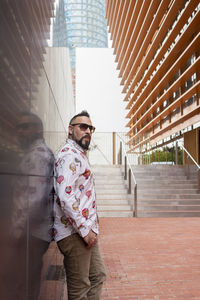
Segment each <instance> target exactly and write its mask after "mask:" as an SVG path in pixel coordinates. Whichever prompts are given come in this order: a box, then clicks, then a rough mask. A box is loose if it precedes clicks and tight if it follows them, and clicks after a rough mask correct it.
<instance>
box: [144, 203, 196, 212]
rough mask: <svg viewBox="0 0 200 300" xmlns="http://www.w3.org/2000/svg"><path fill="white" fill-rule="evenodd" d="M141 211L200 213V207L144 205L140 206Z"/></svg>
mask: <svg viewBox="0 0 200 300" xmlns="http://www.w3.org/2000/svg"><path fill="white" fill-rule="evenodd" d="M138 209H139V210H140V211H141V210H142V211H199V212H200V205H174V204H173V203H171V205H165V204H163V205H144V206H143V207H142V208H141V207H140V206H139V208H138Z"/></svg>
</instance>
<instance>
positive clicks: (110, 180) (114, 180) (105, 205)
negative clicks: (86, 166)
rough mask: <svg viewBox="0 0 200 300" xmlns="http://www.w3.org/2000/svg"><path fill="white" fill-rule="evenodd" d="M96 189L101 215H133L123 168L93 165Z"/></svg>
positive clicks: (99, 213)
mask: <svg viewBox="0 0 200 300" xmlns="http://www.w3.org/2000/svg"><path fill="white" fill-rule="evenodd" d="M92 170H93V171H94V174H95V189H96V195H97V206H98V215H99V217H126V218H128V217H132V216H133V211H132V208H131V205H130V204H129V201H130V200H131V198H132V196H130V195H128V194H127V189H126V188H125V182H124V180H123V177H122V174H121V170H120V168H119V167H116V166H112V165H111V166H106V165H103V166H101V165H100V166H93V167H92Z"/></svg>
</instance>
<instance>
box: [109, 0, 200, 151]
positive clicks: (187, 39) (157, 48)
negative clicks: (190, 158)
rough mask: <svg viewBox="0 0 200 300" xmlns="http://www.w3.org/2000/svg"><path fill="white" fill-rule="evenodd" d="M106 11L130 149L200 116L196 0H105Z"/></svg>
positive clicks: (199, 17) (199, 16)
mask: <svg viewBox="0 0 200 300" xmlns="http://www.w3.org/2000/svg"><path fill="white" fill-rule="evenodd" d="M122 2H123V3H122ZM106 11H107V13H106V16H107V23H108V26H109V30H110V32H111V37H112V40H113V47H114V54H115V55H116V61H117V63H118V64H117V69H119V70H120V72H119V77H121V85H123V91H122V92H123V93H124V101H127V106H126V108H127V109H128V114H127V118H128V119H129V121H128V123H127V127H129V131H128V133H127V135H128V136H129V146H130V151H132V150H135V149H140V151H142V150H144V149H145V148H146V147H147V145H152V144H155V143H156V142H158V141H160V140H162V139H164V138H167V137H169V136H170V135H172V134H175V133H177V132H179V131H181V130H183V129H184V128H186V127H187V126H190V125H193V124H195V123H196V122H199V121H200V104H199V98H200V3H199V0H187V1H186V0H162V1H158V0H151V1H149V0H143V1H130V0H124V1H115V0H107V2H106Z"/></svg>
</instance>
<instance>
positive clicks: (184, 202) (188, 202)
mask: <svg viewBox="0 0 200 300" xmlns="http://www.w3.org/2000/svg"><path fill="white" fill-rule="evenodd" d="M118 201H120V200H118ZM137 205H138V208H140V207H144V206H146V205H200V200H198V199H196V200H193V199H176V200H173V199H171V200H165V199H162V200H149V199H147V200H139V201H138V203H137Z"/></svg>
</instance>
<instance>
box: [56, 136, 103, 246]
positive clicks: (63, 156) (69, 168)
mask: <svg viewBox="0 0 200 300" xmlns="http://www.w3.org/2000/svg"><path fill="white" fill-rule="evenodd" d="M54 175H55V184H54V188H55V193H56V197H55V203H54V212H55V220H54V235H55V240H56V241H59V240H61V239H63V238H65V237H67V236H69V235H71V234H73V233H76V232H78V233H79V234H80V236H81V237H85V236H86V235H87V234H88V233H89V231H90V229H92V230H93V231H94V232H95V233H97V234H98V231H99V225H98V216H97V207H96V194H95V188H94V175H93V173H92V171H91V167H90V164H89V160H88V156H87V152H86V151H84V150H83V149H82V148H81V147H80V146H79V145H78V144H77V143H76V142H75V141H74V140H71V139H68V140H67V143H66V145H65V146H64V147H63V148H62V149H61V151H60V152H59V153H58V155H57V159H56V161H55V174H54Z"/></svg>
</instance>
